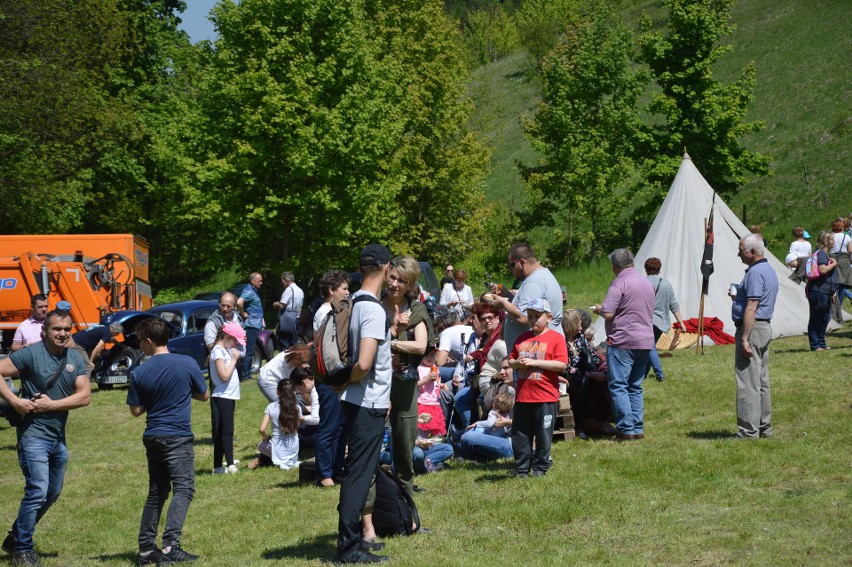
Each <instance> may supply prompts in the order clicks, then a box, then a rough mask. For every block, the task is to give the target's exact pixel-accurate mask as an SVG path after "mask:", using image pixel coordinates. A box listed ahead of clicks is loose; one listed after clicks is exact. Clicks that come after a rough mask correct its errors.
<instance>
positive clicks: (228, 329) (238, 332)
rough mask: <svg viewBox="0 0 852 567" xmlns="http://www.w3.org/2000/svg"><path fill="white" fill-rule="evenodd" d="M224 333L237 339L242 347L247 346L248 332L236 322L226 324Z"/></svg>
mask: <svg viewBox="0 0 852 567" xmlns="http://www.w3.org/2000/svg"><path fill="white" fill-rule="evenodd" d="M222 331H223V332H224V333H225V334H226V335H228V336H229V337H234V338H235V339H237V343H238V344H239V345H241V346H246V332H245V330H244V329H243V328H242V327H241V326H240V324H239V323H237V322H236V321H231V322H230V323H225V325H224V326H223V327H222Z"/></svg>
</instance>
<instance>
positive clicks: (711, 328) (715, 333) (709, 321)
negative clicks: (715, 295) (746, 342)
mask: <svg viewBox="0 0 852 567" xmlns="http://www.w3.org/2000/svg"><path fill="white" fill-rule="evenodd" d="M683 324H684V326H685V327H686V329H684V330H685V331H686V332H687V333H697V332H698V319H695V318H692V319H686V320H685V321H684V322H683ZM674 327H675V329H680V325H679V324H678V323H675V324H674ZM704 334H705V335H707V336H708V337H710V338H711V339H713V342H714V343H716V344H717V345H732V344H734V342H735V341H734V337H733V336H731V335H729V334H728V333H726V332H725V324H724V323H723V322H722V320H721V319H719V318H718V317H705V318H704Z"/></svg>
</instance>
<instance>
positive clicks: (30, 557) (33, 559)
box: [12, 550, 41, 567]
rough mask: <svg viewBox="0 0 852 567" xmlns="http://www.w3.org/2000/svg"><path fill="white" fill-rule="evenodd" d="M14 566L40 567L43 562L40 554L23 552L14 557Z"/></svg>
mask: <svg viewBox="0 0 852 567" xmlns="http://www.w3.org/2000/svg"><path fill="white" fill-rule="evenodd" d="M12 565H28V566H35V567H39V566H40V565H41V561H40V560H39V558H38V553H36V552H35V550H33V551H22V552H20V553H16V554H14V555H13V556H12Z"/></svg>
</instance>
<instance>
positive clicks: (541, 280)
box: [504, 267, 564, 352]
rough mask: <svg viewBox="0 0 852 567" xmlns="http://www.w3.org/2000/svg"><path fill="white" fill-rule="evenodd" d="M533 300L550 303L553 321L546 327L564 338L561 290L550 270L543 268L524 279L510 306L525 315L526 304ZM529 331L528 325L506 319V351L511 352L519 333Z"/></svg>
mask: <svg viewBox="0 0 852 567" xmlns="http://www.w3.org/2000/svg"><path fill="white" fill-rule="evenodd" d="M535 298H541V299H546V300H547V302H548V303H550V310H551V311H552V315H553V319H552V320H551V321H550V325H548V327H550V328H551V329H553V330H554V331H556V332H558V333H559V334H560V335H563V336H564V333H563V332H562V288H561V287H559V282H557V281H556V278H555V277H553V274H552V273H551V272H550V270H548V269H547V268H545V267H541V268H539V269H537V270H536V271H534V272H533V273H531V274H530V275H528V276H527V277H526V279H525V280H524V282H523V283H522V284H521V287H520V289H519V290H518V293H516V294H515V299H513V300H512V305H514V306H515V307H517V308H518V310H519V311H520V312H521V313H523V314H524V315H526V310H527V304H528V303H529V302H530V300H531V299H535ZM529 330H530V328H529V325H521V324H520V323H518V322H516V321H515V320H514V319H512V318H511V317H509V318H507V319H506V324H505V330H504V338H505V339H506V350H507V351H508V352H512V347H514V346H515V342H516V341H517V340H518V337H519V336H520V335H521V333H525V332H526V331H529Z"/></svg>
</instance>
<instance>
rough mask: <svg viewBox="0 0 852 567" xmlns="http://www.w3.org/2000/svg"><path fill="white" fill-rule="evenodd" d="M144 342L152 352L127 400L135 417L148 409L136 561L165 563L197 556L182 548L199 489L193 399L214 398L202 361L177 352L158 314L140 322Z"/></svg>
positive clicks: (141, 342)
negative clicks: (144, 483)
mask: <svg viewBox="0 0 852 567" xmlns="http://www.w3.org/2000/svg"><path fill="white" fill-rule="evenodd" d="M136 336H137V337H138V338H139V347H140V348H141V349H142V352H143V353H145V354H146V355H149V356H150V357H151V358H150V359H149V360H148V361H147V362H145V364H143V365H141V366H138V367H136V368H135V369H134V370H133V372H132V373H131V376H130V388H129V389H128V391H127V405H128V406H130V413H131V414H132V415H133V416H134V417H139V416H140V415H142V414H144V413H147V414H148V416H147V422H146V426H145V433H143V435H142V443H143V444H144V445H145V453H146V455H147V457H148V499H147V500H146V501H145V507H144V508H143V509H142V522H141V525H140V527H139V555H138V557H137V559H136V564H137V565H160V564H167V563H179V562H183V561H193V560H195V559H198V556H197V555H193V554H191V553H188V552H186V551H184V550H183V549H181V547H180V536H181V532H182V531H183V523H184V520H186V513H187V511H188V510H189V504H190V502H192V497H193V495H194V494H195V451H194V449H193V446H192V442H193V440H194V439H195V437H194V436H193V435H192V428H191V425H190V418H191V412H192V409H191V407H190V399H193V400H198V401H200V402H204V401H207V400H208V399H209V398H210V392H209V391H208V390H207V384H206V383H205V381H204V376H202V374H201V371H200V370H199V369H198V364H197V363H196V362H195V360H193V359H192V358H190V357H189V356H186V355H183V354H172V353H170V352H169V349H168V347H167V346H166V344H167V343H168V341H169V330H168V327H167V325H166V323H165V321H163V320H162V319H160V318H159V317H157V318H152V319H146V320H145V321H142V322H141V323H139V325H138V326H137V327H136ZM169 492H172V503H171V505H170V506H169V511H168V514H167V515H166V526H165V529H164V530H163V548H162V550H160V549H157V545H156V539H157V525H158V524H159V522H160V516H161V515H162V512H163V506H164V505H165V503H166V498H168V495H169Z"/></svg>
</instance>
